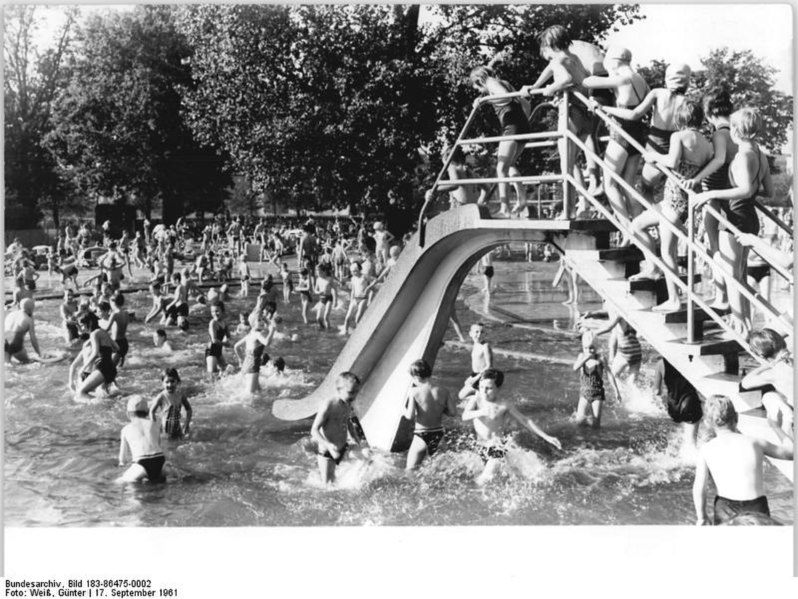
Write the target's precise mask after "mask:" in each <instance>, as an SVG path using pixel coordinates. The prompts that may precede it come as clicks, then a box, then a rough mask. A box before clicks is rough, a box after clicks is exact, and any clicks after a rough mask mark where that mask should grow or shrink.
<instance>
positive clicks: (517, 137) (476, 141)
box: [455, 131, 562, 146]
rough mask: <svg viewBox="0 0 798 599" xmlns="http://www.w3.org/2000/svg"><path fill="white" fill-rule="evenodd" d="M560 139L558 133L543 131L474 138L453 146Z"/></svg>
mask: <svg viewBox="0 0 798 599" xmlns="http://www.w3.org/2000/svg"><path fill="white" fill-rule="evenodd" d="M555 137H556V138H560V137H562V135H560V132H559V131H543V132H540V133H517V134H515V135H496V136H494V137H474V138H473V139H463V140H460V141H457V142H456V144H455V145H458V146H466V145H469V144H487V143H496V142H497V141H524V140H526V139H530V140H531V139H550V138H555Z"/></svg>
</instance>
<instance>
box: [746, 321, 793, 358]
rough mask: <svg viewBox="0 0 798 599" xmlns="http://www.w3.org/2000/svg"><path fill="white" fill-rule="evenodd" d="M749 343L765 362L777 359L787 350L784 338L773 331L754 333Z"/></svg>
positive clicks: (763, 330) (761, 330)
mask: <svg viewBox="0 0 798 599" xmlns="http://www.w3.org/2000/svg"><path fill="white" fill-rule="evenodd" d="M748 343H749V344H750V345H751V349H752V350H753V351H754V353H755V354H756V355H758V356H760V357H762V358H764V359H765V360H770V359H771V358H775V357H776V356H777V355H778V354H779V353H781V352H782V351H784V350H785V349H787V344H786V343H785V342H784V338H783V337H782V336H781V335H779V334H778V333H777V332H776V331H774V330H773V329H760V330H758V331H754V332H752V333H751V338H750V339H749V341H748Z"/></svg>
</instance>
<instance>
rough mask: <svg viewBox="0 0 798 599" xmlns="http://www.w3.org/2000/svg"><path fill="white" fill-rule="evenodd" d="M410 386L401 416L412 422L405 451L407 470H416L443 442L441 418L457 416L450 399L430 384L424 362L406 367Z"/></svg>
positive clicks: (430, 374) (448, 395)
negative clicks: (411, 429)
mask: <svg viewBox="0 0 798 599" xmlns="http://www.w3.org/2000/svg"><path fill="white" fill-rule="evenodd" d="M410 376H412V377H413V386H412V387H411V389H410V392H409V393H408V394H407V399H406V400H405V412H404V416H405V418H407V419H408V420H410V421H413V422H415V427H414V429H413V441H412V443H411V444H410V449H409V450H408V452H407V465H406V468H407V470H413V469H414V468H416V467H418V466H419V464H421V462H422V461H423V460H424V458H425V457H426V456H430V457H432V456H433V455H434V454H435V452H436V451H437V449H438V446H439V445H440V442H441V440H443V436H444V430H443V422H442V419H443V415H444V414H447V415H449V416H456V415H457V406H456V405H455V403H454V397H452V396H451V395H450V394H449V392H448V391H447V390H446V389H444V388H442V387H438V386H436V385H433V384H432V382H431V381H430V377H431V376H432V368H430V365H429V364H428V363H427V361H426V360H416V361H415V362H413V364H411V365H410Z"/></svg>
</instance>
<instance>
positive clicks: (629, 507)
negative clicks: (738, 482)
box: [4, 261, 793, 527]
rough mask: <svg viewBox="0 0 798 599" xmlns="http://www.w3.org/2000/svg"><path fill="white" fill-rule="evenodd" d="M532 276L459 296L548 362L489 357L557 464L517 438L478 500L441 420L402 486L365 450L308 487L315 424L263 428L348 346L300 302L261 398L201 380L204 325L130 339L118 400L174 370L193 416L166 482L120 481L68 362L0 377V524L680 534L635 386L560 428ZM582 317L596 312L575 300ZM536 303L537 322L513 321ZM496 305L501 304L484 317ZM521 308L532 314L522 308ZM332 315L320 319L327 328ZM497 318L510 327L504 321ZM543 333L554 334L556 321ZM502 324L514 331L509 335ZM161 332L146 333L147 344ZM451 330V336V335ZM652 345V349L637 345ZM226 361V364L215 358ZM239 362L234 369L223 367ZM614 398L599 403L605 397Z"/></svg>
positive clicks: (395, 468)
mask: <svg viewBox="0 0 798 599" xmlns="http://www.w3.org/2000/svg"><path fill="white" fill-rule="evenodd" d="M554 266H555V265H546V264H543V263H539V262H536V263H521V262H512V263H503V262H501V261H497V268H496V271H497V275H496V277H495V283H496V288H495V289H494V292H493V294H492V300H491V306H490V307H489V310H490V311H489V313H487V314H480V313H479V312H480V311H482V310H484V307H485V306H484V298H483V296H482V294H481V286H482V277H480V276H477V275H471V276H470V277H469V278H468V280H467V281H466V283H465V284H464V286H463V288H462V290H461V292H460V297H459V300H458V316H459V318H460V321H461V323H462V325H463V327H464V329H466V328H467V327H468V325H469V324H470V323H471V322H475V321H477V320H480V319H484V320H485V322H486V323H487V332H488V339H489V340H490V341H491V342H492V343H493V344H494V346H495V347H497V348H505V349H510V350H513V351H515V352H525V353H533V354H540V355H545V356H547V357H549V358H551V360H549V361H546V362H539V361H534V360H527V359H521V358H509V357H505V356H502V355H498V356H497V359H496V361H497V365H498V367H499V368H501V369H503V370H504V371H505V372H506V375H507V376H506V382H505V385H504V386H503V388H502V390H501V391H502V394H503V395H504V396H505V397H511V398H513V399H514V400H515V401H516V402H517V405H518V407H519V409H520V410H521V411H522V412H523V413H525V414H527V415H530V416H531V417H532V418H534V420H535V421H536V422H537V423H538V424H539V425H540V426H541V427H542V428H543V429H544V430H546V432H548V433H549V434H552V435H554V436H556V437H558V438H559V439H560V440H561V441H562V444H563V451H561V452H560V451H557V450H554V449H552V448H551V447H549V446H547V445H546V444H545V443H544V442H543V441H541V440H540V439H537V438H535V437H533V436H532V435H531V434H529V433H527V432H525V431H524V432H519V433H516V434H515V435H514V439H515V440H514V445H516V446H517V448H516V449H515V450H513V451H511V453H510V455H509V456H508V462H509V463H510V464H511V465H512V472H511V473H510V474H508V476H506V477H503V478H501V479H499V480H497V481H495V482H493V483H492V484H490V485H488V486H486V487H479V486H477V485H476V484H475V482H474V479H475V477H476V475H477V474H478V472H479V471H480V470H481V465H482V463H481V461H480V459H479V458H478V457H477V456H476V454H475V453H474V452H473V450H472V449H471V447H470V439H471V437H472V436H473V432H472V428H471V426H470V424H467V423H463V422H460V421H459V420H454V419H452V420H449V421H448V422H447V425H448V428H449V429H450V430H451V431H452V432H451V435H450V449H449V451H446V452H442V453H440V454H439V455H437V456H436V457H435V459H433V460H429V461H428V462H426V463H425V464H424V465H423V466H422V468H421V469H420V470H419V471H418V472H417V473H416V474H415V475H407V474H406V473H405V472H404V470H403V466H404V456H402V455H398V454H377V455H375V456H374V457H373V458H371V459H370V460H359V459H349V460H346V461H345V462H344V463H343V464H342V466H341V467H340V468H339V471H338V478H339V483H338V486H337V487H336V488H335V489H333V490H328V489H324V488H322V487H321V486H320V485H319V483H318V472H317V467H316V459H315V456H314V455H313V453H312V451H311V450H310V448H309V445H308V442H307V439H308V432H309V429H310V421H302V422H283V421H279V420H277V419H275V418H274V417H273V416H272V414H271V404H272V402H273V400H274V399H275V398H276V397H289V398H290V397H302V396H303V395H305V394H307V393H309V392H310V391H311V390H312V389H313V387H314V385H316V384H317V383H319V382H320V381H321V379H322V378H323V376H324V374H325V373H326V370H327V368H328V367H329V366H330V364H332V362H333V360H334V358H335V356H336V355H337V353H338V351H339V350H340V349H341V348H342V347H343V345H344V341H345V339H344V338H343V337H342V336H340V335H338V334H337V331H318V329H315V328H310V327H305V326H304V325H303V324H302V322H301V317H300V315H299V308H298V304H297V303H296V301H295V300H294V301H295V303H293V304H292V305H290V306H288V307H287V308H284V307H283V306H282V305H281V304H280V303H279V302H278V313H280V314H281V315H282V316H283V317H284V319H285V324H284V331H285V332H286V333H288V334H289V335H290V334H296V335H298V339H297V340H296V341H288V340H281V341H278V342H276V343H274V344H273V346H272V347H270V348H269V349H267V352H268V353H269V354H270V355H272V356H276V355H282V356H283V357H284V358H285V360H286V363H287V365H288V366H287V368H288V376H287V378H286V379H284V380H281V381H279V382H276V381H274V380H271V379H266V378H265V377H264V378H262V386H263V387H264V391H263V393H261V395H260V396H258V397H256V398H254V399H253V398H250V397H246V396H244V395H243V394H242V392H241V388H242V381H241V378H240V376H238V375H232V376H229V377H226V378H224V379H222V380H221V381H218V382H215V383H213V384H208V383H207V382H205V380H204V360H203V358H202V351H203V348H204V345H205V342H206V338H207V322H208V315H207V314H202V315H200V316H194V317H193V318H192V319H191V320H192V326H191V329H190V330H189V332H188V333H187V334H186V335H179V334H178V333H177V332H176V330H175V329H170V330H169V336H170V339H172V340H173V341H174V342H175V344H176V345H177V346H178V348H177V350H176V352H175V353H174V354H171V355H168V354H164V353H161V352H159V351H157V350H155V349H154V348H153V347H152V342H151V340H150V337H149V334H146V335H145V334H143V332H144V331H145V328H144V325H142V324H141V322H136V323H134V324H133V325H132V327H131V330H130V331H129V337H130V340H131V353H130V356H129V359H128V364H127V365H126V366H125V368H124V369H122V370H121V373H120V377H119V385H120V387H121V389H122V391H123V393H124V395H125V396H126V395H129V394H131V393H141V394H144V395H146V396H147V397H148V398H152V397H154V396H155V395H156V394H157V393H158V391H159V390H160V376H159V370H160V369H162V368H164V367H166V366H174V367H176V368H178V370H179V371H180V375H181V377H182V379H183V385H184V387H185V388H186V389H187V390H188V392H189V397H190V401H191V403H192V406H193V408H194V420H193V422H192V435H191V437H190V438H189V439H188V440H186V441H184V442H180V443H170V442H167V443H166V451H167V465H166V472H167V475H168V483H167V484H165V485H149V484H144V485H127V486H123V485H117V484H114V483H113V480H114V479H115V478H116V477H117V476H118V475H119V474H120V473H121V472H120V470H119V469H118V468H117V467H116V456H117V452H118V448H119V431H120V429H121V427H122V426H123V425H124V424H125V423H126V422H127V417H126V414H125V401H124V400H123V399H122V398H116V399H106V400H101V401H99V402H97V403H94V404H90V405H82V404H76V403H74V402H73V401H72V399H71V394H70V393H69V391H68V390H67V388H66V379H67V374H66V373H67V369H68V362H67V361H65V362H61V363H58V364H55V365H50V366H40V365H36V364H34V365H28V366H13V367H11V368H7V369H6V379H5V393H4V404H5V489H4V510H5V523H6V525H8V526H58V527H92V526H206V527H207V526H308V525H310V526H319V525H324V526H328V525H343V526H347V525H356V526H357V525H400V526H402V525H415V526H418V525H421V526H437V525H510V524H512V525H533V524H545V525H551V524H685V525H689V524H693V522H694V512H693V505H692V495H691V486H692V479H693V474H692V465H691V462H690V459H689V457H685V456H684V455H683V453H682V452H681V451H680V447H679V431H678V429H677V427H676V425H674V424H673V423H672V422H671V421H670V420H669V418H668V417H667V415H666V414H665V412H664V410H663V409H662V408H661V407H660V406H658V405H656V404H655V403H654V402H653V400H652V399H651V397H650V392H649V393H646V392H645V390H644V391H641V392H639V393H632V394H631V395H629V397H628V398H627V401H626V403H625V404H624V405H623V406H620V405H616V404H615V403H614V402H613V403H611V404H610V405H609V406H608V409H607V410H606V412H605V415H604V417H603V422H602V424H603V428H602V429H601V430H600V431H593V430H588V429H577V428H576V427H575V426H574V425H573V424H572V423H571V422H569V418H570V416H571V413H572V412H573V410H574V408H575V406H576V401H577V394H578V376H577V375H576V374H574V373H573V372H572V370H571V367H570V364H569V363H570V362H571V361H573V359H574V357H575V355H576V352H577V351H578V342H577V341H576V340H575V339H574V338H573V337H572V335H571V333H570V330H569V329H570V321H569V310H568V309H567V308H566V307H564V306H562V304H561V303H560V302H561V301H562V300H563V299H565V294H564V292H561V291H559V290H557V291H552V290H551V289H550V281H551V277H552V273H551V271H552V268H553V267H554ZM583 293H584V297H585V299H586V300H587V301H588V303H583V304H581V306H580V307H581V308H582V309H587V308H589V307H590V305H591V304H590V303H589V302H593V306H594V307H598V306H597V304H595V300H596V299H597V298H596V296H595V294H593V293H592V292H590V290H588V289H583ZM254 301H255V299H254V295H253V296H251V297H250V298H249V299H248V300H246V301H245V300H241V299H235V298H234V299H232V300H231V301H230V302H229V303H228V309H227V320H228V322H229V323H231V324H232V326H231V329H234V328H235V323H236V321H237V317H238V313H239V312H241V311H243V310H247V311H248V310H249V308H250V307H251V306H252V304H253V303H254ZM530 302H534V303H535V311H534V313H535V314H536V315H537V316H535V318H528V319H519V318H513V315H514V314H516V313H517V312H518V311H519V307H520V306H528V304H529V303H530ZM127 304H128V309H129V310H131V311H133V312H135V313H136V315H137V316H138V317H139V318H141V315H143V314H144V313H145V312H146V310H147V309H148V307H149V299H148V297H147V295H146V293H144V292H139V293H131V294H129V295H128V296H127ZM493 308H498V309H497V310H493ZM527 311H528V310H527ZM57 314H58V301H57V300H45V301H41V302H38V304H37V309H36V317H37V330H38V334H39V338H40V342H41V345H42V347H43V348H44V349H45V350H48V351H52V350H53V349H54V348H58V347H62V346H63V341H62V339H61V335H60V331H59V328H58V322H59V319H58V316H57ZM343 314H344V312H343V311H341V310H337V311H335V312H333V315H332V319H333V324H340V322H341V321H342V319H343ZM508 315H509V316H508ZM555 321H556V323H555ZM508 323H512V324H513V326H509V324H508ZM154 328H156V327H155V326H152V325H150V327H149V328H148V329H146V330H147V331H152V330H154ZM454 338H455V337H454V334H453V332H451V330H450V331H449V332H448V333H447V336H446V339H447V340H451V339H454ZM644 349H647V348H644ZM228 355H229V356H231V355H232V354H228ZM654 358H655V356H653V355H651V352H650V351H645V352H644V366H643V371H642V376H641V379H642V380H643V385H642V386H643V387H645V386H646V384H649V385H650V379H651V371H652V367H653V360H654ZM233 362H234V363H235V361H234V360H233ZM469 370H470V368H469V355H468V352H467V350H464V349H462V348H458V347H455V346H451V345H447V346H445V347H444V348H442V350H441V351H440V352H439V354H438V360H437V363H436V365H435V377H436V378H437V379H438V381H439V383H441V384H444V385H446V386H447V387H449V388H450V389H452V390H455V389H457V388H458V387H459V386H460V384H461V382H462V380H463V378H464V377H465V375H466V374H468V371H469ZM608 396H609V397H612V392H610V391H608ZM765 484H766V489H767V492H768V497H769V500H770V504H771V510H772V513H773V516H774V517H775V518H776V519H777V520H779V521H781V522H784V523H792V518H793V516H792V501H793V491H792V486H791V485H790V483H789V482H788V481H787V480H786V479H784V478H783V477H781V475H780V474H778V473H777V472H776V471H775V469H774V468H772V467H770V466H769V465H768V466H766V481H765Z"/></svg>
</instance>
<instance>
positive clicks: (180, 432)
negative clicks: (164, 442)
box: [149, 368, 193, 439]
mask: <svg viewBox="0 0 798 599" xmlns="http://www.w3.org/2000/svg"><path fill="white" fill-rule="evenodd" d="M161 381H162V383H163V391H161V392H160V393H159V394H158V397H156V398H155V402H154V403H153V404H152V407H151V408H150V409H149V413H150V420H152V421H155V418H156V413H157V412H158V411H159V410H166V417H165V418H163V419H162V422H163V432H165V433H166V434H167V435H168V436H169V438H170V439H182V438H183V436H185V435H188V434H189V432H190V430H189V427H190V426H191V416H192V415H193V412H192V410H191V404H190V403H188V398H187V397H186V394H185V392H183V391H179V390H178V387H179V386H180V375H179V374H178V372H177V369H176V368H167V369H166V370H164V371H163V375H162V376H161ZM183 408H185V410H186V424H185V425H181V423H180V411H181V410H182V409H183Z"/></svg>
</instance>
